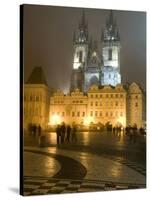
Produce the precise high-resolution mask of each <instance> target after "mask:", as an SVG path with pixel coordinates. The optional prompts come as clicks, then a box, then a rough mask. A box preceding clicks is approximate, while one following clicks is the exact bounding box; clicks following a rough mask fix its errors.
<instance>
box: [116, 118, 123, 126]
mask: <svg viewBox="0 0 150 200" xmlns="http://www.w3.org/2000/svg"><path fill="white" fill-rule="evenodd" d="M117 121H118V122H119V123H120V124H122V125H123V126H125V118H124V117H119V118H118V120H117Z"/></svg>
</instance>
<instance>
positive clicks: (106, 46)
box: [101, 11, 121, 86]
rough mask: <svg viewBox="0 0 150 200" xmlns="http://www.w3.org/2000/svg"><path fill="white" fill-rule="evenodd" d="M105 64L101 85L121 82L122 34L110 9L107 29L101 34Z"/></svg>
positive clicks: (102, 70) (114, 84)
mask: <svg viewBox="0 0 150 200" xmlns="http://www.w3.org/2000/svg"><path fill="white" fill-rule="evenodd" d="M101 42H102V59H103V66H102V69H101V85H113V86H116V85H117V84H119V83H121V75H120V35H119V30H118V28H117V25H116V20H115V18H114V15H113V11H110V14H109V17H108V19H107V21H106V26H105V29H104V30H103V31H102V35H101Z"/></svg>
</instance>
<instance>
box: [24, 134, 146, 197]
mask: <svg viewBox="0 0 150 200" xmlns="http://www.w3.org/2000/svg"><path fill="white" fill-rule="evenodd" d="M24 144H25V147H24V195H37V194H57V193H71V192H92V191H105V190H118V189H130V188H131V189H133V188H145V187H146V177H145V176H146V167H145V165H146V163H145V138H144V137H143V138H142V139H141V138H137V141H136V143H131V142H130V141H129V138H128V137H127V136H126V135H124V134H123V135H121V136H119V137H118V136H115V135H112V134H106V133H79V134H78V141H77V143H69V144H61V145H57V144H56V135H55V133H48V135H47V140H46V145H45V147H42V148H41V147H39V138H38V137H33V136H25V138H24Z"/></svg>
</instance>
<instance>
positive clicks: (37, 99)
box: [24, 96, 40, 101]
mask: <svg viewBox="0 0 150 200" xmlns="http://www.w3.org/2000/svg"><path fill="white" fill-rule="evenodd" d="M39 100H40V97H39V96H29V98H27V97H26V96H24V101H39Z"/></svg>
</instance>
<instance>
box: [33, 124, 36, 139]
mask: <svg viewBox="0 0 150 200" xmlns="http://www.w3.org/2000/svg"><path fill="white" fill-rule="evenodd" d="M33 136H36V125H35V124H34V125H33Z"/></svg>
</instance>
